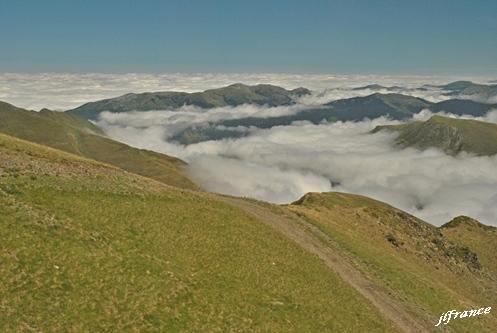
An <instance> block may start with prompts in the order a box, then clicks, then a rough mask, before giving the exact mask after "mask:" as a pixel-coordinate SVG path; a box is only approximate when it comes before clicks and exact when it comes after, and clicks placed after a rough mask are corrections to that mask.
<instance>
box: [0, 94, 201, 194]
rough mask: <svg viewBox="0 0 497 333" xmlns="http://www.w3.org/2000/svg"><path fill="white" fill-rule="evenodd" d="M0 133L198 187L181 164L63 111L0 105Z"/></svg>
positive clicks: (145, 174) (172, 182) (176, 182)
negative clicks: (116, 137)
mask: <svg viewBox="0 0 497 333" xmlns="http://www.w3.org/2000/svg"><path fill="white" fill-rule="evenodd" d="M0 132H3V133H6V134H9V135H12V136H16V137H18V138H21V139H25V140H29V141H32V142H36V143H39V144H43V145H46V146H50V147H53V148H57V149H61V150H64V151H66V152H69V153H73V154H77V155H81V156H85V157H88V158H91V159H95V160H97V161H100V162H105V163H108V164H112V165H115V166H117V167H120V168H122V169H124V170H127V171H130V172H134V173H137V174H140V175H143V176H147V177H150V178H153V179H156V180H158V181H161V182H163V183H166V184H169V185H173V186H178V187H184V188H192V189H193V188H197V186H196V185H195V184H194V183H193V182H192V181H191V180H190V179H189V178H188V177H187V176H186V173H185V171H184V167H185V165H186V164H185V163H184V162H183V161H181V160H179V159H177V158H174V157H170V156H167V155H164V154H159V153H155V152H152V151H148V150H142V149H137V148H133V147H130V146H128V145H125V144H123V143H120V142H117V141H114V140H112V139H110V138H107V137H105V136H104V135H103V133H102V131H101V130H100V129H99V128H98V127H97V126H95V125H93V124H92V123H91V122H89V121H87V120H85V119H82V118H79V117H77V116H74V115H72V114H69V113H66V112H55V111H49V110H42V111H40V112H34V111H28V110H24V109H20V108H16V107H14V106H12V105H10V104H7V103H3V102H0Z"/></svg>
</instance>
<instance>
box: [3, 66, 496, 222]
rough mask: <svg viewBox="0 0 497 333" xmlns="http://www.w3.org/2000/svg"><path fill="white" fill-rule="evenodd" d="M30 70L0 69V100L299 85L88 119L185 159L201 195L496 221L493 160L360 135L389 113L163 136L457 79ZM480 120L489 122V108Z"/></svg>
mask: <svg viewBox="0 0 497 333" xmlns="http://www.w3.org/2000/svg"><path fill="white" fill-rule="evenodd" d="M37 75H38V76H36V77H33V75H28V74H3V75H0V83H2V84H0V87H2V88H0V100H7V101H9V102H11V103H13V104H16V105H19V106H24V107H29V108H33V109H38V108H41V107H50V108H56V109H57V108H59V109H66V108H70V107H74V106H77V105H79V104H81V103H83V102H86V101H90V100H96V99H99V98H103V97H113V96H116V95H120V94H123V93H127V92H130V91H132V92H140V91H163V90H178V91H180V90H181V91H199V90H204V89H207V88H214V87H219V86H224V85H227V84H231V83H234V82H243V83H247V84H254V83H272V84H277V85H280V86H283V87H286V88H295V87H299V86H304V87H308V88H310V89H312V90H313V94H312V95H311V96H306V97H304V98H302V99H301V100H299V103H297V104H296V105H294V106H283V107H274V108H270V107H265V106H255V105H242V106H238V107H223V108H216V109H211V110H203V109H200V108H196V107H190V106H188V107H183V108H181V109H180V110H165V111H149V112H129V113H121V114H116V113H110V112H103V113H102V114H101V115H100V119H99V120H98V122H97V124H98V125H99V126H101V127H102V128H104V129H105V130H106V131H107V133H108V135H109V136H111V137H113V138H115V139H117V140H119V141H122V142H125V143H128V144H130V145H132V146H135V147H140V148H145V149H150V150H154V151H158V152H162V153H166V154H169V155H173V156H178V157H180V158H182V159H184V160H185V161H187V162H188V163H189V172H190V173H191V175H192V178H193V179H194V180H195V181H197V182H198V183H199V184H200V185H201V186H203V187H204V188H205V189H207V190H210V191H215V192H220V193H225V194H232V195H237V196H246V197H253V198H257V199H262V200H266V201H270V202H276V203H288V202H292V201H294V200H296V199H298V198H299V197H301V196H302V195H303V194H305V193H307V192H324V191H343V192H349V193H357V194H363V195H366V196H370V197H373V198H375V199H378V200H382V201H385V202H387V203H389V204H391V205H393V206H396V207H398V208H400V209H403V210H406V211H408V212H410V213H412V214H414V215H416V216H418V217H420V218H422V219H424V220H426V221H428V222H430V223H433V224H435V225H440V224H443V223H445V222H448V221H449V220H450V219H451V218H453V217H455V216H458V215H468V216H471V217H473V218H476V219H478V220H480V221H482V222H484V223H487V224H492V225H497V172H496V170H497V157H496V156H494V157H478V156H472V155H470V154H466V153H464V154H460V155H458V156H455V157H454V156H448V155H446V154H444V153H443V152H441V151H438V150H436V149H430V150H425V151H418V150H415V149H398V148H395V147H394V145H393V141H394V139H395V134H393V133H386V132H379V133H375V134H370V133H369V132H370V131H371V130H372V129H373V128H374V127H375V126H377V125H385V124H396V123H398V122H396V121H392V120H390V119H386V118H378V119H372V120H370V119H365V120H363V121H360V122H338V123H333V124H318V125H314V124H310V123H307V122H296V123H293V124H292V125H290V126H278V127H274V128H271V129H257V128H240V129H239V130H241V131H246V132H247V133H249V135H248V136H246V137H242V138H238V139H224V140H219V141H207V142H201V143H197V144H192V145H189V146H183V145H180V144H177V143H174V142H171V141H170V138H171V137H172V136H174V135H175V134H177V133H178V132H180V131H181V130H183V129H185V128H187V127H189V126H191V125H192V124H199V125H200V124H205V123H208V122H215V121H219V120H222V119H234V118H242V117H247V116H257V117H270V116H275V115H285V114H294V113H296V112H298V111H300V110H302V109H303V108H306V107H309V105H319V104H321V103H325V102H328V101H331V100H335V99H340V98H347V97H354V96H360V95H367V94H369V93H372V92H371V91H368V90H359V91H358V90H353V89H351V88H352V87H357V86H363V85H366V84H371V83H379V84H382V85H385V86H393V85H395V86H400V88H395V90H396V92H401V93H406V94H411V95H415V96H419V97H423V98H426V99H429V100H432V101H439V100H443V99H446V98H447V97H446V96H445V95H444V94H443V92H441V91H439V90H437V89H430V90H419V89H416V88H417V87H419V86H421V85H423V84H427V83H428V84H441V83H447V82H450V81H452V80H455V79H456V78H448V77H443V78H434V77H417V76H416V77H400V76H396V77H393V76H338V75H294V74H250V75H244V74H223V75H216V74H198V75H192V74H190V75H184V74H174V75H172V74H168V75H158V74H122V75H121V74H119V75H114V74H85V75H77V74H57V75H56V76H54V75H50V74H46V75H45V74H37ZM472 79H473V80H475V81H477V80H476V79H475V78H472ZM40 80H41V81H40ZM28 81H29V82H28ZM479 81H480V82H485V81H484V80H479ZM12 82H13V83H12ZM44 82H45V83H46V85H45V83H44ZM69 82H70V84H69ZM6 86H7V87H8V88H5V87H6ZM20 87H21V89H19V88H20ZM385 92H387V91H385ZM23 103H24V104H23ZM431 115H432V114H431V113H430V112H429V111H427V110H425V111H423V112H421V113H420V114H418V115H415V117H414V119H415V120H424V119H428V118H429V117H430V116H431ZM448 116H453V115H448ZM465 118H470V117H465ZM480 120H484V121H492V122H497V111H494V112H491V113H489V114H488V115H487V116H486V117H484V118H481V119H480Z"/></svg>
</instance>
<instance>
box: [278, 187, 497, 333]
mask: <svg viewBox="0 0 497 333" xmlns="http://www.w3.org/2000/svg"><path fill="white" fill-rule="evenodd" d="M288 208H289V209H290V210H292V211H293V212H295V213H296V214H298V215H299V216H301V217H302V218H303V219H305V220H306V221H307V222H309V223H311V224H313V225H314V226H316V227H317V228H319V230H322V231H323V232H324V233H325V234H326V235H327V237H328V243H329V244H331V246H332V247H333V248H334V251H336V252H338V253H342V254H341V257H344V258H348V259H349V261H350V262H352V263H353V265H354V266H355V267H356V268H357V269H358V270H360V271H361V272H363V274H365V275H367V276H369V277H370V278H371V279H372V281H374V283H375V284H376V285H377V287H378V288H384V289H385V290H386V291H387V294H389V295H391V296H392V297H393V298H394V299H395V300H398V301H399V303H400V305H399V306H401V307H405V308H406V309H407V311H408V312H409V313H411V314H412V315H413V316H415V317H417V318H420V319H421V322H426V323H429V324H430V326H432V328H431V329H429V328H428V329H427V330H430V331H431V330H433V331H438V330H436V328H435V326H434V325H435V324H436V323H437V322H438V316H439V315H441V314H442V313H444V312H445V311H448V309H469V308H480V307H482V306H495V304H496V302H497V284H496V283H495V281H496V279H497V272H496V270H495V250H496V249H497V240H496V239H495V231H489V230H484V229H481V230H479V231H478V233H479V234H480V238H479V240H485V241H486V243H485V244H476V243H477V242H478V239H475V240H474V241H471V238H472V236H473V235H474V234H476V232H472V233H467V232H466V231H465V230H461V229H460V230H459V232H460V235H459V236H458V235H456V234H449V230H452V229H449V228H447V227H440V228H437V227H435V226H433V225H430V224H428V223H424V222H423V221H421V220H419V219H417V218H415V217H413V216H410V215H409V214H406V213H404V212H402V211H400V210H397V209H395V208H393V207H391V206H389V205H387V204H384V203H381V202H378V201H375V200H372V199H369V198H366V197H363V196H357V195H350V194H343V193H323V194H315V193H311V194H308V195H306V196H304V197H303V198H302V199H300V200H299V201H297V202H295V203H294V204H292V205H289V206H288ZM486 228H489V229H492V230H494V228H491V227H486ZM430 314H431V315H432V316H433V317H430V316H429V315H430ZM437 315H438V316H437ZM495 327H497V319H496V317H495V316H486V317H479V318H469V319H466V320H463V319H460V320H454V321H451V322H450V324H449V325H448V327H447V329H450V330H453V331H455V332H493V331H494V330H495Z"/></svg>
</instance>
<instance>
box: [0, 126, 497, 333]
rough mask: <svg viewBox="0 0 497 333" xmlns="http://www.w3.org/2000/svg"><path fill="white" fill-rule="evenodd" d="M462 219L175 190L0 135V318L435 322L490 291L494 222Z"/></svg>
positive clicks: (348, 326) (141, 324) (479, 302)
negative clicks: (441, 222)
mask: <svg viewBox="0 0 497 333" xmlns="http://www.w3.org/2000/svg"><path fill="white" fill-rule="evenodd" d="M467 220H468V219H467V218H459V219H456V220H455V221H452V222H450V223H449V224H447V225H445V226H443V227H441V228H437V227H434V226H432V225H429V224H427V223H425V222H423V221H421V220H419V219H416V218H414V217H412V216H410V215H408V214H406V213H404V212H402V211H400V210H398V209H395V208H393V207H391V206H389V205H387V204H384V203H381V202H378V201H375V200H372V199H369V198H366V197H362V196H357V195H351V194H343V193H325V194H313V193H311V194H307V195H305V196H304V197H303V198H301V199H300V200H298V201H297V202H295V203H293V204H291V205H283V206H278V205H272V204H268V203H263V202H257V201H254V200H244V199H241V198H231V197H222V196H218V195H214V194H210V193H204V192H195V191H190V190H182V189H179V188H176V187H170V186H166V185H164V184H162V183H160V182H157V181H154V180H152V179H148V178H144V177H141V176H138V175H135V174H132V173H128V172H125V171H123V170H121V169H119V168H115V167H113V166H110V165H108V164H102V163H99V162H96V161H92V160H89V159H86V158H83V157H80V156H76V155H72V154H68V153H65V152H62V151H58V150H55V149H51V148H48V147H43V146H40V145H36V144H33V143H29V142H26V141H22V140H19V139H15V138H13V137H9V136H6V135H3V134H0V235H1V237H2V246H1V247H0V258H1V260H2V265H0V297H1V299H2V302H1V303H0V307H1V310H2V313H4V314H5V315H4V316H0V330H2V331H22V330H28V329H29V330H35V331H191V332H198V331H272V332H274V331H278V332H279V331H285V332H286V331H296V332H314V331H318V332H366V331H367V332H390V331H391V332H401V331H404V332H425V331H433V332H436V331H438V330H436V328H435V326H434V325H435V324H436V322H437V320H438V317H439V316H440V314H442V313H443V312H445V311H447V310H448V309H452V308H456V309H467V308H474V307H480V306H487V305H488V306H492V305H494V304H495V303H496V302H497V285H496V284H495V281H496V280H497V275H496V274H497V271H496V270H495V260H494V258H493V257H494V253H495V249H496V246H497V244H496V243H495V242H496V240H495V231H494V230H495V229H494V228H491V227H486V226H483V225H480V224H478V223H477V222H475V221H470V222H471V223H466V221H467ZM460 221H462V222H460ZM465 225H469V226H470V227H471V228H473V227H475V228H476V229H474V230H473V229H471V230H470V231H469V232H468V231H466V229H464V228H461V227H460V226H465ZM454 231H456V232H454ZM473 237H478V238H477V239H475V240H473ZM478 240H480V241H484V242H485V244H479V243H477V242H478ZM496 325H497V319H496V318H495V317H494V316H483V317H478V318H469V319H466V320H458V321H456V320H454V321H452V322H451V323H450V325H449V328H448V329H449V330H451V331H453V332H475V331H477V332H493V329H494V328H495V326H496Z"/></svg>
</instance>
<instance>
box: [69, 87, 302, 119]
mask: <svg viewBox="0 0 497 333" xmlns="http://www.w3.org/2000/svg"><path fill="white" fill-rule="evenodd" d="M308 94H310V91H309V90H308V89H306V88H296V89H293V90H286V89H284V88H281V87H278V86H273V85H270V84H258V85H254V86H248V85H245V84H241V83H236V84H232V85H230V86H227V87H223V88H217V89H209V90H205V91H203V92H194V93H186V92H175V91H167V92H146V93H140V94H133V93H130V94H126V95H123V96H120V97H116V98H109V99H105V100H101V101H96V102H89V103H86V104H84V105H81V106H79V107H77V108H75V109H72V110H69V111H68V112H69V113H73V114H76V115H78V116H81V117H83V118H87V119H96V118H97V116H98V114H99V113H100V112H102V111H110V112H127V111H151V110H174V109H177V108H180V107H182V106H184V105H193V106H198V107H201V108H215V107H222V106H237V105H241V104H256V105H268V106H279V105H291V104H294V103H295V98H298V97H301V96H304V95H308Z"/></svg>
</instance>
